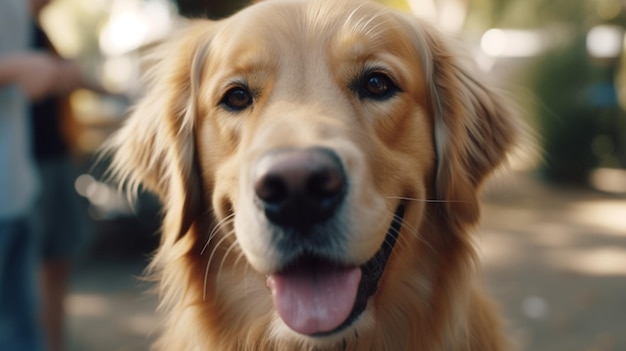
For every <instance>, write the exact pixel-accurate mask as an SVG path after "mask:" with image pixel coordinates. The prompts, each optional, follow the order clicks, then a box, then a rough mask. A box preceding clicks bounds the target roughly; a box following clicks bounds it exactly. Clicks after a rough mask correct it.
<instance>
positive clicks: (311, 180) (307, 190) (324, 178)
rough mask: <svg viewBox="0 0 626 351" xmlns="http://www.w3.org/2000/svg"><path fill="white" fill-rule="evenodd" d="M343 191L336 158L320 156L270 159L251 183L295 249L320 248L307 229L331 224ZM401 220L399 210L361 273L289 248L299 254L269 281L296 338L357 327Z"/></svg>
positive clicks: (295, 153)
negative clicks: (356, 324)
mask: <svg viewBox="0 0 626 351" xmlns="http://www.w3.org/2000/svg"><path fill="white" fill-rule="evenodd" d="M347 187H348V184H347V177H346V176H345V172H344V169H343V167H342V163H341V161H340V159H339V157H338V156H337V155H336V154H335V153H334V152H333V151H330V150H327V149H322V148H313V149H293V150H292V149H288V150H280V151H278V152H277V153H274V154H271V155H270V157H265V158H264V159H262V160H261V161H260V162H259V165H258V167H257V172H256V178H255V192H256V195H257V205H258V206H259V207H260V209H262V210H263V211H264V213H265V216H266V218H267V220H268V221H269V222H270V223H271V224H272V225H274V226H276V227H279V228H280V230H281V232H282V233H283V236H289V238H287V239H285V240H286V241H287V242H292V243H296V242H297V243H301V242H307V241H308V242H313V241H315V242H317V243H319V238H311V236H314V234H312V233H315V231H314V230H312V228H315V227H316V226H320V225H324V223H325V222H327V221H329V220H330V219H331V218H332V217H333V215H334V214H335V212H336V211H337V210H338V208H340V206H341V204H342V203H343V201H344V198H345V196H346V192H347ZM403 216H404V207H403V206H402V205H400V206H398V208H397V210H396V213H395V217H394V219H393V220H392V223H391V225H390V227H389V230H388V232H387V235H386V237H385V240H384V242H383V244H382V246H381V248H380V249H379V251H378V252H377V253H376V254H375V255H374V256H373V257H372V258H370V260H369V261H367V262H366V263H365V264H363V265H361V266H353V265H346V264H345V263H340V262H337V261H336V260H332V259H328V258H325V257H324V255H321V254H319V252H314V251H315V250H307V248H306V245H305V247H304V248H303V246H297V245H296V244H293V247H298V251H299V252H298V254H297V255H295V256H293V257H294V258H292V259H290V261H289V262H288V263H287V264H286V265H284V266H283V268H282V269H280V270H279V271H278V272H274V273H272V274H270V275H268V279H267V285H268V287H269V288H270V290H271V291H272V297H273V301H274V307H275V309H276V311H277V312H278V315H279V316H280V318H281V319H282V320H283V322H284V323H285V324H286V325H287V326H288V327H289V328H291V329H292V330H294V331H295V332H298V333H300V334H304V335H309V336H315V337H321V336H325V335H330V334H333V333H336V332H339V331H341V330H343V329H345V328H347V327H348V326H350V325H351V324H352V323H353V322H355V321H356V320H357V319H358V317H359V316H360V315H361V314H362V313H363V311H365V309H366V307H367V302H368V299H369V298H370V297H371V296H372V295H374V293H376V290H377V288H378V281H379V280H380V278H381V276H382V274H383V271H384V268H385V265H386V263H387V260H388V259H389V256H390V255H391V252H392V250H393V247H394V244H395V242H396V239H397V236H398V233H399V232H400V227H401V225H402V219H403ZM284 233H287V234H284ZM298 245H300V244H298ZM286 247H287V249H288V247H289V246H286ZM282 249H283V250H284V249H285V248H284V247H283V248H282Z"/></svg>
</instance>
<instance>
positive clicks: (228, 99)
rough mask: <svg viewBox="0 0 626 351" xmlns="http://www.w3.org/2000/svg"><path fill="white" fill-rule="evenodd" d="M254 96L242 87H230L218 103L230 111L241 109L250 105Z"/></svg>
mask: <svg viewBox="0 0 626 351" xmlns="http://www.w3.org/2000/svg"><path fill="white" fill-rule="evenodd" d="M253 101H254V98H253V97H252V94H251V93H250V91H249V90H248V89H246V88H243V87H234V88H231V89H230V90H228V91H227V92H226V94H224V97H223V98H222V101H220V105H222V106H224V107H226V108H227V109H229V110H231V111H242V110H245V109H246V108H248V106H250V105H252V102H253Z"/></svg>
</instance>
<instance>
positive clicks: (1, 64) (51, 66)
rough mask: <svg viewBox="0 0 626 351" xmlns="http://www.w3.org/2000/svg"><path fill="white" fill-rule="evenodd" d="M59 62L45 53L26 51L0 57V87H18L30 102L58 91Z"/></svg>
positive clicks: (59, 77) (60, 72) (60, 71)
mask: <svg viewBox="0 0 626 351" xmlns="http://www.w3.org/2000/svg"><path fill="white" fill-rule="evenodd" d="M62 72H63V70H62V69H61V62H60V61H59V60H58V59H57V58H55V57H53V56H51V55H49V54H46V53H42V52H35V51H27V52H20V53H13V54H8V55H4V56H0V87H3V86H6V85H13V84H14V85H18V86H19V87H20V88H21V89H22V90H23V91H24V93H25V94H26V95H27V96H28V97H29V98H30V99H32V100H37V99H40V98H42V97H44V96H47V95H50V94H54V93H56V92H58V90H59V81H60V80H61V75H62Z"/></svg>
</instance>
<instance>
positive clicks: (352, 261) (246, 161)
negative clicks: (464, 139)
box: [197, 3, 436, 335]
mask: <svg viewBox="0 0 626 351" xmlns="http://www.w3.org/2000/svg"><path fill="white" fill-rule="evenodd" d="M318 10H319V11H320V12H311V9H310V8H307V6H306V5H304V4H302V3H291V4H289V5H284V4H283V5H282V6H275V4H272V3H268V4H262V5H261V6H258V8H254V9H250V10H248V11H246V12H243V13H241V14H239V15H238V16H236V17H234V18H232V19H231V20H229V21H227V22H226V23H225V24H224V25H223V28H221V29H220V31H219V33H217V34H216V35H215V37H213V40H212V41H211V43H210V46H211V49H210V50H211V51H212V50H215V51H216V52H215V54H213V52H211V53H209V54H208V55H207V56H206V61H205V68H204V70H203V72H202V74H203V75H202V79H200V81H201V82H202V83H201V85H200V89H199V94H198V96H199V98H198V111H199V113H198V120H197V125H198V132H197V147H198V150H202V151H200V152H199V163H200V169H201V170H202V171H203V172H204V174H205V175H210V174H215V175H216V177H215V179H214V182H215V188H214V191H212V201H213V207H214V208H215V209H216V213H217V214H218V217H219V218H226V217H227V216H228V215H229V214H234V217H233V221H232V222H233V223H234V227H233V229H232V230H234V233H235V235H236V238H237V244H238V246H239V247H240V248H241V250H242V251H243V252H244V254H245V257H246V259H247V261H248V262H249V263H250V265H251V266H252V267H253V268H254V269H255V270H256V271H257V272H259V273H260V274H264V275H268V277H269V278H268V284H269V286H270V288H271V290H272V293H273V295H274V305H275V307H276V309H277V311H278V314H279V315H280V317H281V319H282V320H283V321H284V322H285V323H286V324H287V325H288V326H289V327H290V328H292V329H293V330H295V331H297V332H300V333H302V334H307V335H316V334H323V333H332V332H334V331H336V330H337V329H338V328H341V327H343V326H347V325H349V324H350V323H351V322H353V320H352V319H354V318H357V317H358V315H360V314H361V312H363V308H365V300H366V299H367V298H368V297H369V296H368V295H369V294H370V293H371V292H368V291H369V290H371V289H372V287H369V285H374V286H375V284H376V283H377V282H378V278H377V277H376V274H375V271H376V270H375V269H374V268H370V269H368V268H367V267H369V266H368V262H369V265H370V266H373V265H384V261H386V258H380V256H381V255H382V254H383V253H382V251H384V250H383V249H384V245H388V246H393V241H394V240H395V239H393V236H394V235H396V234H397V233H394V232H391V233H388V232H389V228H390V226H391V225H392V222H393V218H394V213H396V212H398V211H401V210H402V209H401V201H400V200H399V199H401V198H418V199H425V198H428V195H432V194H427V193H426V182H427V181H428V180H429V179H432V175H433V172H434V166H435V158H436V157H435V151H434V142H433V137H432V132H431V131H432V130H433V120H432V117H431V116H432V114H431V113H429V112H428V111H429V110H430V106H429V101H428V99H427V96H426V91H425V90H426V87H425V85H424V79H423V77H422V75H421V73H420V71H421V69H420V65H419V57H418V56H417V52H416V51H415V49H414V47H413V46H412V45H411V40H410V38H409V36H408V35H407V33H406V31H405V29H404V28H402V27H401V26H400V25H399V24H397V23H394V22H393V21H392V17H391V15H390V14H388V13H385V12H381V10H380V8H378V7H368V6H367V5H359V6H358V7H356V8H351V10H350V11H352V12H353V15H352V17H350V16H348V17H346V16H345V12H342V11H339V12H337V11H336V7H334V6H332V7H331V6H327V7H325V8H321V9H318ZM346 11H347V9H346ZM365 21H369V23H368V25H367V26H364V25H365ZM321 25H323V26H324V28H317V26H321ZM216 143H217V144H220V145H226V148H227V149H228V151H227V152H224V151H223V150H216V148H215V146H214V145H215V144H216ZM205 150H206V152H205ZM216 161H217V162H216ZM422 206H423V203H414V204H412V206H411V212H412V213H411V215H412V218H419V217H420V213H421V211H422ZM396 220H397V221H398V222H399V223H401V222H402V221H403V218H402V216H401V215H398V218H397V219H396ZM411 225H413V226H417V225H418V223H415V222H414V223H411ZM379 252H381V254H377V253H379ZM366 281H369V282H368V283H365V282H366ZM360 282H363V283H360ZM358 304H360V306H357V305H358Z"/></svg>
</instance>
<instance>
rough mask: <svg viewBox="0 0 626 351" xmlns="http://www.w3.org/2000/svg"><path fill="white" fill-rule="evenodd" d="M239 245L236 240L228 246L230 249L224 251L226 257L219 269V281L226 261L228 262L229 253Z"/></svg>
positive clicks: (223, 258)
mask: <svg viewBox="0 0 626 351" xmlns="http://www.w3.org/2000/svg"><path fill="white" fill-rule="evenodd" d="M237 246H238V244H237V240H234V241H233V243H232V244H230V246H229V247H228V249H227V250H226V252H225V253H224V257H222V262H220V266H219V268H218V269H217V280H218V281H219V280H220V275H221V274H222V269H224V262H226V258H228V255H229V254H230V252H231V251H232V250H233V249H234V248H235V247H237ZM233 267H234V266H233Z"/></svg>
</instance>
